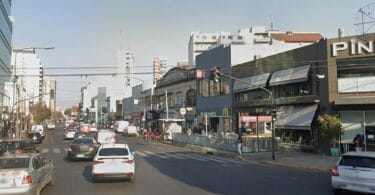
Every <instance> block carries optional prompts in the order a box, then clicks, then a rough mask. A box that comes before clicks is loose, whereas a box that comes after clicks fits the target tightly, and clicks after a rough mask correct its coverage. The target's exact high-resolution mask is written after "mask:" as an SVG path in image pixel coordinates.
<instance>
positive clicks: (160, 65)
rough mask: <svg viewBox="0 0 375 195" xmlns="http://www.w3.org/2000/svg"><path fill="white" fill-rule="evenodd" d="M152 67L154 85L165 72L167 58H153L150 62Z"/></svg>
mask: <svg viewBox="0 0 375 195" xmlns="http://www.w3.org/2000/svg"><path fill="white" fill-rule="evenodd" d="M152 66H153V79H152V80H153V83H154V85H155V84H156V81H158V80H160V79H161V78H162V77H163V75H164V73H165V72H166V71H167V58H166V57H163V56H156V57H154V61H153V62H152Z"/></svg>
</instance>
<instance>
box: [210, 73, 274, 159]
mask: <svg viewBox="0 0 375 195" xmlns="http://www.w3.org/2000/svg"><path fill="white" fill-rule="evenodd" d="M220 76H224V77H227V78H229V79H232V80H235V81H238V82H241V83H244V84H247V85H249V86H251V87H256V88H258V89H262V90H263V91H265V92H267V93H268V96H269V100H270V107H271V111H270V114H271V116H272V128H271V131H272V134H271V135H272V138H271V139H272V140H271V152H272V160H275V148H276V147H275V146H276V143H275V121H276V105H275V103H274V98H273V95H272V91H270V90H268V89H266V88H264V87H261V86H254V85H253V84H252V83H250V82H247V81H244V80H242V79H239V78H237V77H234V76H232V75H228V74H225V73H222V72H220V68H219V67H214V68H212V69H211V70H210V79H211V80H213V81H214V82H218V81H219V80H220Z"/></svg>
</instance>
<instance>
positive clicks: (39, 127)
mask: <svg viewBox="0 0 375 195" xmlns="http://www.w3.org/2000/svg"><path fill="white" fill-rule="evenodd" d="M31 132H33V133H36V132H39V133H40V135H41V136H42V138H43V139H44V137H45V134H44V127H43V125H33V126H32V127H31Z"/></svg>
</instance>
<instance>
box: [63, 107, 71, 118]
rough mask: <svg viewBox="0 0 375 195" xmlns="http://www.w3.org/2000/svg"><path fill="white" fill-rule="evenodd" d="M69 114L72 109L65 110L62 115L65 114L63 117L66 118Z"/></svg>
mask: <svg viewBox="0 0 375 195" xmlns="http://www.w3.org/2000/svg"><path fill="white" fill-rule="evenodd" d="M71 113H72V109H71V108H67V109H66V110H65V111H64V114H65V115H68V116H70V114H71Z"/></svg>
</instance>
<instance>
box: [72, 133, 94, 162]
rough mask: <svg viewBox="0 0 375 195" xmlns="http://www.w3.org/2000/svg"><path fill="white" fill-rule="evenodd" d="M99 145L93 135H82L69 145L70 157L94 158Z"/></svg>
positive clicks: (73, 158)
mask: <svg viewBox="0 0 375 195" xmlns="http://www.w3.org/2000/svg"><path fill="white" fill-rule="evenodd" d="M97 149H98V145H97V143H96V141H95V140H94V138H92V137H81V138H77V139H74V140H73V141H72V143H71V144H70V145H69V147H68V156H67V157H68V159H69V160H75V159H92V158H94V156H95V154H96V151H97Z"/></svg>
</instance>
